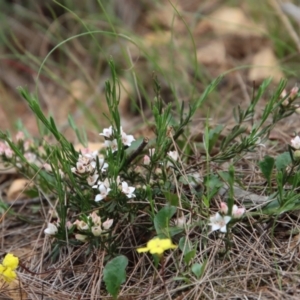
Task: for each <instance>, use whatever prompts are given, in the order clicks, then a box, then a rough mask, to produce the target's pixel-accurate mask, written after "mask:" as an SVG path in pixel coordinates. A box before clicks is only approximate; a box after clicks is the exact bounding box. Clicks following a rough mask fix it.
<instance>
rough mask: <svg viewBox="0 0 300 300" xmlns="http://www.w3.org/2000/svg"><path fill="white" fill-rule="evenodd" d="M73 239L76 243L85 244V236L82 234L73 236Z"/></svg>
mask: <svg viewBox="0 0 300 300" xmlns="http://www.w3.org/2000/svg"><path fill="white" fill-rule="evenodd" d="M75 239H76V240H78V241H81V242H85V241H86V239H87V236H86V235H84V234H80V233H77V234H75Z"/></svg>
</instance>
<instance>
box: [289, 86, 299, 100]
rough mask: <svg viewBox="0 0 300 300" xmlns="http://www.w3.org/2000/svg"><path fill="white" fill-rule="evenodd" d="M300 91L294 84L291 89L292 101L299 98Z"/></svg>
mask: <svg viewBox="0 0 300 300" xmlns="http://www.w3.org/2000/svg"><path fill="white" fill-rule="evenodd" d="M298 92H299V88H298V87H297V86H294V87H293V88H292V89H291V91H290V99H291V101H294V100H295V99H296V98H297V95H298Z"/></svg>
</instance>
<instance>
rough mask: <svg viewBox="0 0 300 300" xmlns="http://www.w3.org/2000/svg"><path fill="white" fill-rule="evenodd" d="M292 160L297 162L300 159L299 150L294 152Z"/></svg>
mask: <svg viewBox="0 0 300 300" xmlns="http://www.w3.org/2000/svg"><path fill="white" fill-rule="evenodd" d="M294 158H295V159H297V160H299V159H300V150H296V151H294Z"/></svg>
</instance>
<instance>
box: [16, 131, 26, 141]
mask: <svg viewBox="0 0 300 300" xmlns="http://www.w3.org/2000/svg"><path fill="white" fill-rule="evenodd" d="M24 139H25V135H24V132H22V131H18V132H17V134H16V141H17V142H21V141H24Z"/></svg>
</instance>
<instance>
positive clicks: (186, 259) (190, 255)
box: [183, 249, 196, 264]
mask: <svg viewBox="0 0 300 300" xmlns="http://www.w3.org/2000/svg"><path fill="white" fill-rule="evenodd" d="M195 255H196V250H195V249H193V250H191V251H189V252H187V253H186V254H185V255H184V257H183V260H184V262H185V263H186V264H189V262H190V261H191V260H192V259H193V258H194V257H195Z"/></svg>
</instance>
